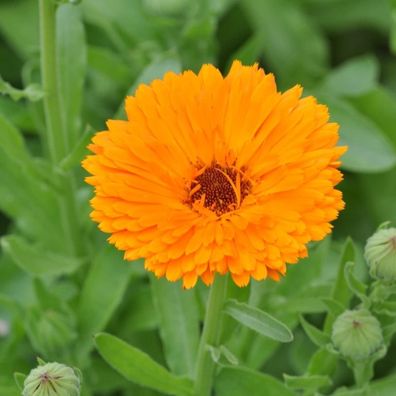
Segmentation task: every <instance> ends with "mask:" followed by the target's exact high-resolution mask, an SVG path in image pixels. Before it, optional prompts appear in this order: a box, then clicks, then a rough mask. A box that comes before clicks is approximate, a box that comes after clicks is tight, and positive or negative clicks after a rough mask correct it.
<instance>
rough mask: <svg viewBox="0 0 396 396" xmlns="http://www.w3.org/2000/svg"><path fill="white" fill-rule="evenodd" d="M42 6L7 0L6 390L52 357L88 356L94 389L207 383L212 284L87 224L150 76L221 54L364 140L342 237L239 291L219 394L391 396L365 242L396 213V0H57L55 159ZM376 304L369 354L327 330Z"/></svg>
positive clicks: (221, 350)
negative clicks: (125, 255)
mask: <svg viewBox="0 0 396 396" xmlns="http://www.w3.org/2000/svg"><path fill="white" fill-rule="evenodd" d="M38 3H39V2H34V1H31V0H14V1H13V0H3V1H2V2H0V59H1V60H2V61H1V62H0V75H1V78H0V211H1V213H0V232H1V235H0V237H1V243H0V246H1V252H0V395H8V396H17V395H20V394H21V387H23V380H24V374H21V373H25V374H27V373H28V372H29V371H30V370H31V369H32V367H34V365H35V364H36V363H35V362H34V360H33V358H34V356H37V355H41V356H43V357H44V358H45V359H54V360H59V361H62V362H64V363H66V364H68V365H70V366H78V367H80V368H81V370H82V372H83V378H84V381H83V389H82V396H99V395H100V396H115V395H117V396H131V395H141V396H157V395H160V394H171V395H172V394H173V395H191V394H192V393H191V392H192V391H191V389H192V386H193V385H192V381H191V380H192V379H193V378H194V376H195V374H196V373H195V370H196V367H195V363H196V360H197V353H198V349H199V337H200V331H201V327H202V321H203V318H204V312H205V307H206V302H207V289H206V288H205V287H203V286H202V285H198V286H197V287H196V288H195V289H194V290H192V291H186V290H183V289H182V288H181V285H180V284H179V283H168V282H166V281H162V280H158V279H155V278H150V277H149V276H148V275H147V273H146V272H145V271H144V269H143V266H142V263H141V262H140V261H138V262H132V263H130V262H125V261H124V260H123V259H122V256H121V254H120V253H119V252H117V250H116V249H115V248H114V247H112V246H110V245H108V244H107V242H106V241H105V239H104V238H103V236H102V235H100V233H99V231H98V230H97V229H96V227H95V225H94V224H93V223H92V222H91V221H90V219H89V215H88V214H89V207H88V201H89V198H90V196H91V189H90V188H88V187H87V186H86V185H85V184H84V182H83V179H84V177H85V176H86V175H85V173H83V171H82V170H81V167H80V163H81V160H82V159H83V157H84V156H85V155H86V154H87V152H88V151H87V149H86V146H87V144H88V143H89V140H90V138H91V136H92V135H93V133H94V132H95V131H97V130H103V129H105V122H106V120H107V119H110V118H125V112H124V98H125V96H126V95H133V94H134V92H135V91H136V89H137V87H138V86H139V85H140V84H142V83H150V82H151V81H152V80H154V79H156V78H161V77H162V76H163V75H164V74H165V73H166V72H168V71H174V72H180V71H182V70H186V69H192V70H194V71H197V70H199V68H200V66H201V65H202V64H203V63H207V62H212V63H214V64H216V65H217V66H218V67H219V68H220V69H221V71H222V72H224V73H226V72H227V70H228V68H229V65H230V64H231V61H232V60H233V59H235V58H238V59H240V60H242V61H243V62H245V63H248V64H251V63H254V62H259V63H260V65H261V66H263V67H264V69H265V70H266V72H273V73H274V75H275V76H276V79H277V84H278V86H279V88H280V89H281V90H282V91H284V90H286V89H288V88H290V87H292V86H293V85H295V84H302V85H303V86H304V87H305V92H304V95H309V94H313V95H315V96H317V97H318V100H319V102H322V103H325V104H327V105H328V107H329V113H330V117H331V120H333V121H336V122H338V123H339V124H340V135H341V143H340V144H346V145H348V146H349V150H348V152H347V154H346V155H345V157H343V165H342V167H343V170H344V173H345V180H344V181H343V182H342V183H341V185H340V188H341V190H343V192H344V197H345V201H346V209H345V211H344V212H342V214H341V216H340V219H338V220H337V222H335V224H334V226H335V227H334V233H333V237H332V239H330V238H327V239H326V240H324V241H322V242H320V243H318V244H312V245H311V246H310V247H309V257H308V258H307V259H305V260H301V261H300V262H299V263H298V265H296V266H289V267H288V273H287V276H286V277H284V278H283V279H282V280H281V281H280V282H279V283H275V282H272V281H265V282H252V284H251V285H250V286H248V287H246V288H243V289H240V288H237V287H236V286H235V285H233V284H231V283H230V284H229V285H228V291H227V302H226V304H225V306H224V307H223V312H224V315H223V316H224V318H223V319H222V324H223V326H222V329H221V334H220V335H219V343H218V344H217V345H216V346H213V345H207V346H206V348H207V351H208V352H209V353H210V357H211V359H212V362H214V363H213V364H214V365H215V368H216V377H215V382H214V387H215V392H216V395H218V396H223V395H224V396H234V395H235V396H240V395H243V394H245V393H250V394H252V395H257V396H260V395H265V396H271V395H274V396H283V395H285V396H291V395H294V394H303V395H305V396H309V395H314V394H322V395H330V394H333V395H362V394H367V395H378V396H392V395H393V394H394V389H395V387H396V377H395V375H394V374H392V373H394V371H395V369H396V365H395V361H394V359H392V354H393V353H394V348H395V337H394V334H395V333H396V325H395V317H396V292H395V287H394V286H392V285H384V284H380V283H377V282H375V281H373V280H371V279H370V277H369V274H368V270H367V266H366V264H365V262H364V260H363V259H362V247H363V246H364V244H365V241H366V239H367V237H368V236H369V235H370V234H371V233H373V232H374V230H375V228H376V227H377V225H378V224H380V223H382V222H383V221H386V220H391V221H392V222H393V225H395V221H396V205H395V204H394V201H395V196H396V183H395V180H396V167H395V165H396V129H395V125H396V94H395V92H396V78H395V72H394V70H395V68H396V58H395V55H396V17H395V15H396V14H395V13H396V3H395V1H394V0H377V1H372V0H348V1H345V0H325V1H324V0H301V1H296V0H257V1H253V0H241V1H234V0H215V1H208V0H199V1H196V2H188V1H186V0H161V1H154V0H114V1H111V2H109V1H107V0H83V1H81V2H78V1H66V0H65V1H51V2H50V3H51V4H52V5H53V6H54V11H55V12H54V21H55V26H54V35H53V39H54V46H55V50H56V51H55V55H54V59H52V61H53V62H54V64H53V66H54V70H55V74H56V81H55V82H54V83H55V86H56V88H57V95H56V97H55V99H56V101H57V102H59V106H55V107H56V108H57V111H58V113H59V114H57V116H58V118H59V121H60V122H59V129H60V130H59V131H56V132H55V133H56V134H57V136H58V137H61V139H60V141H59V142H57V143H58V144H59V146H60V147H61V150H60V154H61V155H59V156H58V157H59V158H58V160H57V161H53V156H52V155H51V150H52V149H51V145H50V144H49V142H48V139H47V137H48V135H47V133H48V128H47V127H46V125H47V121H46V119H45V115H44V113H45V112H44V103H45V101H46V100H48V95H50V94H51V93H50V92H47V91H46V90H44V89H43V83H42V75H43V73H42V70H41V66H40V58H39V56H40V51H41V50H42V49H41V48H40V41H39V39H40V38H39V7H38ZM58 132H59V133H58ZM349 235H350V236H352V237H353V242H352V239H350V238H347V237H348V236H349ZM361 305H364V306H365V307H366V308H367V309H369V310H370V312H371V313H372V314H373V315H374V316H375V317H376V318H377V319H378V320H379V322H380V324H381V329H382V333H383V338H384V343H383V345H382V347H381V348H380V349H379V350H378V351H376V353H375V354H374V355H373V356H371V357H370V359H369V360H367V361H365V362H364V363H363V364H357V363H356V362H353V361H350V360H347V359H344V358H343V357H342V356H340V355H339V354H338V353H337V351H336V350H335V349H334V347H333V346H332V344H331V339H330V335H331V331H332V327H333V323H334V321H335V319H336V318H337V317H338V316H339V315H341V314H342V313H343V312H344V311H345V310H347V309H354V308H357V307H358V306H361ZM104 331H106V332H107V333H111V334H114V335H113V336H112V335H109V334H107V333H102V332H104ZM98 333H99V335H97V334H98ZM293 336H294V339H293ZM94 337H95V338H94ZM121 339H123V340H125V342H124V341H121ZM291 341H292V342H291ZM285 342H287V344H284V343H285ZM132 345H133V346H132ZM95 347H96V349H95ZM376 362H378V364H377V365H376V367H375V368H376V370H375V372H374V371H373V365H374V363H376ZM113 369H114V370H113ZM14 373H17V374H15V380H14V377H13V376H14ZM264 373H265V374H264Z"/></svg>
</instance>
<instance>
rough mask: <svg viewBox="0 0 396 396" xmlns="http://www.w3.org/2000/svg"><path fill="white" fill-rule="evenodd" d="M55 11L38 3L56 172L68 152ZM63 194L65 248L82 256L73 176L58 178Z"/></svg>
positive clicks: (43, 0)
mask: <svg viewBox="0 0 396 396" xmlns="http://www.w3.org/2000/svg"><path fill="white" fill-rule="evenodd" d="M55 11H56V7H55V4H54V1H53V0H39V13H40V51H41V78H42V84H43V88H44V91H45V97H44V112H45V123H46V127H45V128H44V129H45V131H44V136H43V137H44V138H45V141H46V144H47V148H48V154H49V157H50V160H51V163H52V165H53V166H54V167H55V168H56V167H57V166H58V165H59V163H60V162H61V160H62V159H63V158H64V157H66V154H67V151H68V145H67V135H66V134H67V131H65V130H64V127H63V123H62V116H61V106H60V100H59V98H60V95H59V90H58V79H57V67H56V42H55V38H56V26H55ZM58 177H59V178H60V182H61V185H62V190H63V191H62V194H59V197H58V207H59V212H60V217H61V222H62V229H63V232H64V237H63V239H64V246H65V248H66V250H67V251H68V253H70V254H73V255H75V254H79V253H81V250H82V246H81V241H80V235H79V232H78V229H79V226H78V221H77V219H78V216H77V213H78V212H77V208H76V202H75V194H74V185H73V178H72V175H70V174H60V175H59V176H58Z"/></svg>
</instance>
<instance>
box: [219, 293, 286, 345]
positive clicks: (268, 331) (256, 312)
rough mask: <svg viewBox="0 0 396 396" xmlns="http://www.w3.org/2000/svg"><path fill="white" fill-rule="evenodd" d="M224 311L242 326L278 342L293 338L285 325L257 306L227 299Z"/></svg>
mask: <svg viewBox="0 0 396 396" xmlns="http://www.w3.org/2000/svg"><path fill="white" fill-rule="evenodd" d="M224 312H225V313H226V314H227V315H229V316H231V317H232V318H234V319H235V320H236V321H237V322H239V323H240V324H242V325H243V326H246V327H248V328H250V329H252V330H254V331H256V332H257V333H259V334H261V335H263V336H265V337H269V338H271V339H273V340H275V341H279V342H290V341H292V340H293V334H292V332H291V331H290V329H289V328H288V327H287V326H286V325H284V324H283V323H281V322H280V321H279V320H277V319H275V318H274V317H273V316H271V315H269V314H267V313H266V312H263V311H261V310H260V309H258V308H254V307H251V306H249V305H247V304H244V303H240V302H238V301H236V300H229V301H227V302H226V303H225V305H224Z"/></svg>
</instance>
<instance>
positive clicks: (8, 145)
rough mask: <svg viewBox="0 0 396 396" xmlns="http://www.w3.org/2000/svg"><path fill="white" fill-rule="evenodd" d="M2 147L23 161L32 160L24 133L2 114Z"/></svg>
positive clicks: (0, 123) (0, 119) (0, 125)
mask: <svg viewBox="0 0 396 396" xmlns="http://www.w3.org/2000/svg"><path fill="white" fill-rule="evenodd" d="M0 140H1V147H2V148H3V150H4V151H6V152H7V153H8V154H10V155H12V156H13V157H14V158H15V157H16V158H18V159H19V160H20V161H21V162H25V161H30V158H29V153H28V151H27V149H26V146H25V142H24V140H23V136H22V134H21V133H20V132H19V131H18V129H16V128H15V127H14V125H13V124H11V123H10V122H9V121H8V120H7V118H5V116H3V115H2V114H0Z"/></svg>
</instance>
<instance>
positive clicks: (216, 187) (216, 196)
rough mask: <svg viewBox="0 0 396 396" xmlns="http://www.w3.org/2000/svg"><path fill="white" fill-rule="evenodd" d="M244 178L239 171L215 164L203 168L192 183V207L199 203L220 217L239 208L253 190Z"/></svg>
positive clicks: (190, 201) (190, 200)
mask: <svg viewBox="0 0 396 396" xmlns="http://www.w3.org/2000/svg"><path fill="white" fill-rule="evenodd" d="M242 176H243V175H242V174H241V171H239V170H237V169H234V168H232V167H223V166H220V165H218V164H215V163H213V164H212V165H210V166H209V167H204V168H202V169H201V171H200V172H199V174H198V176H197V177H196V178H195V179H194V180H193V182H192V183H191V190H190V193H189V195H190V199H189V203H190V205H192V204H194V203H195V202H199V203H200V204H201V205H202V206H204V207H205V208H208V209H210V210H212V211H213V212H215V213H216V214H217V215H218V216H221V215H222V214H224V213H226V212H230V211H232V210H235V209H237V208H239V206H240V205H241V203H242V201H243V200H244V198H245V197H246V196H247V195H248V194H249V192H250V189H251V183H250V182H249V181H248V180H244V179H243V177H242Z"/></svg>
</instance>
